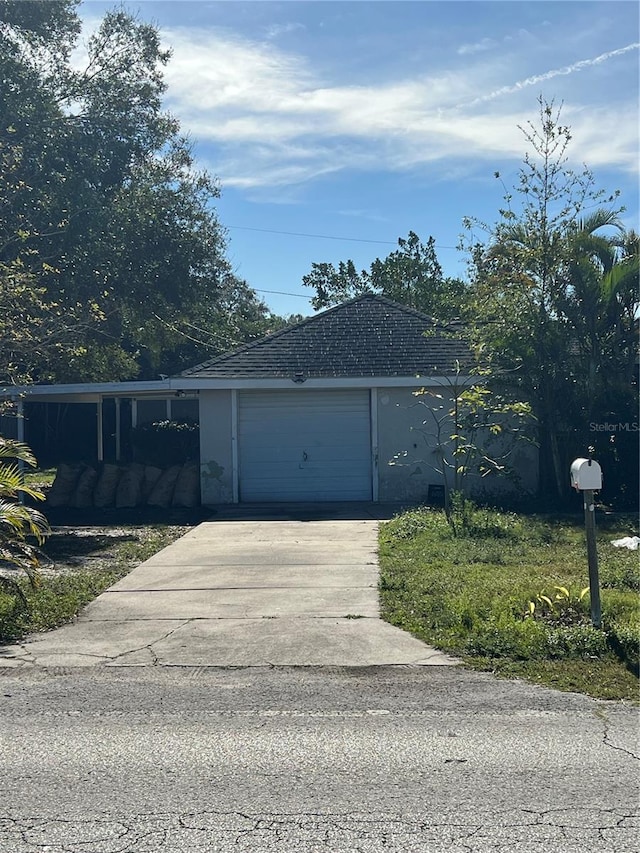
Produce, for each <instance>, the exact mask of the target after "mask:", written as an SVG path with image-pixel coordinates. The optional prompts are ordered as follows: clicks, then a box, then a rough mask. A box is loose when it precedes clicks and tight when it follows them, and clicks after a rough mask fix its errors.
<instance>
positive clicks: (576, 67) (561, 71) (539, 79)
mask: <svg viewBox="0 0 640 853" xmlns="http://www.w3.org/2000/svg"><path fill="white" fill-rule="evenodd" d="M639 47H640V42H634V43H633V44H628V45H627V46H626V47H619V48H617V49H616V50H610V51H608V52H607V53H601V54H600V56H596V57H594V58H593V59H581V60H580V62H574V63H573V65H565V66H564V67H563V68H554V69H552V70H551V71H546V72H545V73H544V74H536V75H535V76H534V77H527V78H526V79H525V80H518V82H517V83H513V84H512V85H511V86H501V87H500V88H499V89H496V90H495V91H493V92H490V93H489V94H488V95H482V96H481V97H479V98H474V99H473V100H472V101H467V102H466V103H464V104H460V106H461V107H473V106H475V105H476V104H483V103H485V102H486V101H493V100H494V99H495V98H499V97H500V96H501V95H509V94H511V93H512V92H519V91H520V90H521V89H526V88H527V87H529V86H536V85H537V84H538V83H543V82H544V81H545V80H551V79H552V78H553V77H564V76H566V75H567V74H573V73H574V72H575V71H582V70H583V69H584V68H590V67H591V66H592V65H600V63H602V62H606V61H607V60H608V59H612V58H613V57H614V56H622V54H623V53H629V51H631V50H637V49H638V48H639Z"/></svg>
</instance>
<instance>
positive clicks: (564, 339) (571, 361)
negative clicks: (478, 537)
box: [465, 98, 633, 498]
mask: <svg viewBox="0 0 640 853" xmlns="http://www.w3.org/2000/svg"><path fill="white" fill-rule="evenodd" d="M539 106H540V120H539V124H538V125H537V126H536V125H534V124H533V123H531V122H529V123H528V124H527V126H526V127H524V128H521V130H522V131H523V133H524V136H525V138H526V140H527V142H528V143H529V145H530V149H531V151H530V152H529V153H527V154H526V155H525V158H524V163H523V166H522V167H521V169H520V174H519V182H518V184H517V186H516V188H515V190H514V193H512V192H510V191H508V190H506V188H505V206H504V208H503V209H501V210H500V218H499V220H498V222H497V223H496V224H495V225H493V226H486V225H484V224H483V223H479V222H478V221H477V220H473V219H467V220H465V225H466V228H467V229H468V233H469V235H470V238H469V244H470V246H469V248H470V273H471V281H472V298H471V300H470V304H471V310H470V313H469V318H470V321H471V326H472V330H473V334H474V337H475V341H476V344H477V345H479V346H481V347H482V348H483V349H484V351H485V352H486V353H488V354H490V357H491V358H492V361H493V364H494V366H496V367H498V368H500V369H501V370H507V371H508V372H507V374H506V375H508V376H509V377H510V380H509V384H510V386H511V391H512V393H514V394H517V395H518V399H526V400H528V401H529V402H530V403H531V406H532V409H533V412H534V415H535V416H536V418H537V422H538V432H539V440H540V451H541V453H540V464H541V483H542V485H543V486H544V488H545V491H546V492H547V494H550V496H551V497H553V496H554V495H555V497H556V498H560V497H562V496H563V495H565V494H566V492H567V491H568V474H567V471H568V464H569V461H570V460H569V459H568V457H569V456H570V455H572V454H574V455H583V454H584V453H586V452H587V448H586V447H580V445H579V441H577V436H578V433H579V434H580V435H583V433H584V430H583V429H580V426H581V425H584V423H585V418H586V419H587V421H588V416H589V412H591V413H592V414H594V409H593V407H592V404H593V401H594V400H596V399H597V398H598V395H599V393H600V391H601V389H602V388H603V387H604V385H605V384H606V383H607V381H608V380H607V379H606V378H605V377H606V375H607V373H608V372H609V371H610V370H611V369H612V368H613V365H614V361H615V356H614V353H613V348H612V347H606V348H605V349H603V350H599V349H598V348H599V347H600V346H601V344H602V343H603V341H604V340H605V339H606V338H607V337H608V336H611V335H612V334H613V329H615V328H619V329H622V328H624V329H625V331H624V333H623V334H624V335H625V336H626V338H627V344H628V343H629V339H628V332H629V322H630V318H631V316H632V314H630V313H629V311H630V308H631V303H632V302H633V298H631V297H630V294H629V292H628V291H627V290H626V284H628V283H629V281H630V279H627V278H626V277H625V276H624V275H621V273H617V272H616V273H613V276H614V278H615V280H616V282H619V283H620V289H618V286H617V285H615V286H614V285H612V284H611V283H610V282H611V279H610V276H611V275H612V269H613V267H614V266H615V260H616V259H615V253H614V252H613V249H614V245H615V241H616V235H618V236H619V235H620V234H621V226H620V223H619V220H618V214H619V213H620V210H619V209H616V207H615V206H613V207H606V208H603V207H602V205H615V204H616V199H617V197H618V193H617V192H616V193H613V194H609V195H607V194H606V193H605V192H604V191H601V190H597V189H596V188H595V183H594V179H593V176H592V174H591V172H590V171H589V169H587V168H586V167H585V168H584V169H583V170H582V171H580V172H575V171H573V170H572V169H570V168H569V165H568V155H567V151H568V147H569V144H570V141H571V133H570V129H569V128H568V127H567V126H565V125H562V124H561V123H560V112H561V110H560V109H557V108H556V107H555V106H554V104H553V103H547V102H545V101H544V100H543V99H542V98H541V99H540V100H539ZM496 177H498V178H499V177H500V176H499V174H498V173H496ZM516 198H517V199H519V200H520V201H521V207H520V208H519V209H518V210H514V207H513V205H514V203H515V200H516ZM478 228H481V229H482V230H484V231H485V233H486V234H487V235H488V239H487V240H486V242H478V241H477V240H476V236H475V234H476V230H477V229H478ZM602 229H605V231H604V232H603V230H602ZM612 252H613V254H612ZM624 267H625V270H626V271H629V269H630V265H629V263H628V261H625V262H624ZM619 275H620V278H618V276H619ZM623 280H624V281H625V282H626V284H625V285H624V286H623V284H622V283H623ZM605 281H606V282H609V283H608V284H605ZM614 291H615V294H616V295H615V296H614V295H613V292H614ZM623 291H624V293H623ZM607 293H609V294H611V298H610V299H609V300H607V298H606V294H607ZM594 299H595V301H596V302H597V303H598V306H599V307H597V308H595V307H594V303H593V300H594ZM605 302H607V303H608V307H607V308H606V309H605ZM594 311H595V312H596V313H595V314H594V313H593V312H594ZM598 317H599V318H600V319H597V318H598ZM614 337H615V335H614ZM596 352H598V353H599V354H598V355H597V356H596ZM589 353H591V355H589ZM624 358H625V359H626V358H629V353H628V352H627V354H626V355H625V356H624ZM594 359H597V360H599V363H598V364H596V362H595V360H594ZM627 373H628V372H627ZM596 385H597V388H596ZM578 451H580V452H578Z"/></svg>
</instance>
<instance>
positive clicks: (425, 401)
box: [391, 363, 531, 536]
mask: <svg viewBox="0 0 640 853" xmlns="http://www.w3.org/2000/svg"><path fill="white" fill-rule="evenodd" d="M494 378H495V377H493V376H492V372H491V370H490V369H489V368H480V367H472V368H470V367H468V366H465V367H464V370H463V368H462V366H461V365H460V364H459V363H458V364H456V370H455V373H454V374H453V375H452V376H451V377H449V378H448V380H447V381H446V382H445V383H444V384H443V386H442V387H441V388H440V389H438V390H436V389H434V388H420V389H419V390H418V391H414V392H413V394H414V397H415V398H416V405H417V406H420V407H421V408H422V409H423V411H424V421H423V422H422V427H421V428H418V429H417V430H416V431H417V432H418V433H419V434H420V435H421V438H422V442H423V444H424V447H425V450H426V454H425V457H424V458H422V459H421V460H420V462H421V464H424V465H426V466H427V467H429V468H431V470H433V471H435V472H436V473H437V474H438V475H439V476H440V477H441V479H442V485H443V488H444V512H445V515H446V518H447V522H448V524H449V527H450V529H451V532H452V533H453V535H454V536H458V535H461V534H462V533H466V532H468V529H469V525H470V522H471V516H472V510H473V502H472V501H471V499H470V495H472V494H473V493H474V491H477V490H474V487H473V482H472V481H474V480H476V481H478V480H483V479H485V478H487V477H491V478H495V477H496V476H500V477H510V478H511V479H514V480H517V475H516V472H515V470H514V468H513V467H512V466H511V465H510V460H511V458H512V456H513V453H514V450H515V449H516V447H517V444H518V442H519V441H521V440H527V441H528V440H530V436H529V426H530V419H531V407H530V406H529V405H528V404H527V403H522V402H515V401H512V400H509V399H506V398H504V397H502V396H501V395H500V394H497V393H496V392H495V391H494V390H493V389H492V387H491V384H492V380H493V379H494ZM406 455H407V454H406V452H405V451H403V452H401V453H399V454H398V455H397V456H396V457H395V458H394V460H393V461H392V462H391V464H392V465H402V464H404V462H403V460H404V458H405V457H406Z"/></svg>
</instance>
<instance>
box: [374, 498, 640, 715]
mask: <svg viewBox="0 0 640 853" xmlns="http://www.w3.org/2000/svg"><path fill="white" fill-rule="evenodd" d="M464 511H465V514H466V520H465V522H464V525H463V529H462V531H460V530H458V535H454V531H453V530H452V528H451V526H450V525H449V524H448V523H447V519H446V517H445V515H444V512H442V511H441V510H438V509H431V508H423V509H415V510H411V511H409V512H405V513H403V514H402V515H399V516H398V517H396V518H395V519H393V520H392V521H390V522H388V523H387V524H385V525H382V527H381V532H380V596H381V607H382V615H383V618H384V619H386V621H388V622H390V623H391V624H393V625H396V626H398V627H400V628H403V629H404V630H407V631H410V632H411V633H412V634H414V635H415V636H417V637H419V638H420V639H422V640H424V641H425V642H427V643H429V644H431V645H434V646H436V647H438V648H440V649H443V650H445V651H448V652H450V653H453V654H455V655H457V656H458V657H461V658H462V659H463V660H464V661H465V662H466V663H468V664H469V665H472V666H474V667H477V668H481V669H486V670H490V671H493V672H496V673H497V674H502V675H508V676H520V677H524V678H527V679H529V680H533V681H537V682H540V683H543V684H547V685H550V686H553V687H557V688H560V689H564V690H576V691H580V692H584V693H588V694H589V695H592V696H598V697H601V698H611V699H623V698H624V699H634V700H636V699H637V698H638V679H637V675H638V644H639V637H640V611H639V608H638V591H639V590H640V571H639V568H638V553H637V552H631V551H628V550H625V549H621V548H615V547H614V546H613V545H611V542H610V540H611V539H616V538H620V537H622V536H628V535H633V534H635V533H637V530H635V529H634V524H633V519H631V518H630V517H629V516H627V517H623V516H619V515H618V516H615V515H611V516H608V515H605V514H598V517H597V525H598V556H599V563H600V582H601V584H600V585H601V598H602V617H603V630H597V629H595V628H593V627H592V626H591V623H590V618H589V593H588V590H587V591H586V592H585V587H588V585H589V578H588V568H587V558H586V543H585V533H584V523H583V519H582V516H581V515H579V514H576V515H575V516H570V517H569V516H567V517H564V518H561V519H558V518H556V519H552V518H548V517H543V516H525V515H520V514H516V513H508V512H498V511H496V510H491V509H477V508H473V507H471V508H470V507H469V506H466V507H465V510H464Z"/></svg>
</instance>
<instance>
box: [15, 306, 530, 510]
mask: <svg viewBox="0 0 640 853" xmlns="http://www.w3.org/2000/svg"><path fill="white" fill-rule="evenodd" d="M461 364H462V365H467V366H468V365H469V364H470V353H469V349H468V346H467V345H466V344H465V342H464V341H463V340H462V339H461V338H460V337H459V336H458V335H456V334H452V333H451V330H450V329H445V328H443V327H441V326H438V325H437V324H436V323H435V322H434V321H433V320H431V319H430V318H429V317H426V316H425V315H423V314H421V313H419V312H418V311H415V310H413V309H411V308H408V307H406V306H402V305H399V304H397V303H394V302H392V301H390V300H388V299H386V298H384V297H382V296H378V295H374V294H367V295H364V296H361V297H358V298H356V299H352V300H350V301H348V302H345V303H343V304H341V305H338V306H336V307H334V308H330V309H329V310H327V311H324V312H322V313H320V314H317V315H315V316H313V317H310V318H308V319H306V320H303V321H302V322H300V323H298V324H296V325H294V326H292V327H289V328H286V329H283V330H281V331H279V332H276V333H274V334H272V335H269V336H267V337H265V338H262V339H260V340H258V341H255V342H253V343H250V344H248V345H245V346H242V347H240V348H238V349H236V350H234V351H232V352H229V353H227V354H224V355H221V356H218V357H216V358H213V359H211V360H209V361H206V362H204V363H203V364H199V365H197V366H195V367H193V368H191V369H189V370H186V371H184V372H183V373H182V374H180V375H179V376H175V377H171V378H168V379H163V380H160V381H157V382H127V383H104V384H87V385H85V386H75V385H67V386H64V385H60V386H32V387H27V388H24V389H21V391H22V392H23V396H22V397H21V398H20V401H21V402H20V405H21V407H22V408H23V411H24V412H25V425H24V427H23V430H22V435H23V437H25V438H26V440H27V441H29V433H30V431H33V430H34V429H35V428H36V424H35V423H32V421H34V414H33V412H34V404H37V403H40V404H42V403H44V402H51V401H58V402H63V401H64V402H67V403H70V404H72V405H75V406H78V405H84V406H85V417H87V416H89V417H91V415H90V414H89V415H87V411H88V412H89V413H90V412H91V411H93V412H94V416H93V417H94V419H95V422H96V429H95V437H94V440H95V441H96V442H97V448H98V454H97V455H98V458H99V459H104V458H105V454H106V455H108V456H111V457H112V458H114V459H119V458H121V454H122V444H123V435H124V434H126V427H127V426H129V425H131V424H133V425H136V424H139V423H141V422H143V421H144V420H145V419H146V420H149V419H154V418H158V417H163V418H177V417H179V416H181V415H183V414H186V413H190V414H191V415H192V416H193V417H197V418H198V420H199V424H200V471H201V478H200V484H201V500H202V503H203V504H206V505H215V504H224V503H236V502H263V501H382V502H387V501H421V500H422V501H423V500H426V498H427V496H428V494H429V488H430V486H431V487H433V486H438V485H439V484H441V483H442V475H441V474H440V473H438V471H437V470H436V469H437V464H436V459H435V457H434V449H433V442H425V440H424V438H425V431H427V432H428V431H429V430H433V428H434V427H433V422H432V419H430V418H428V417H425V407H424V405H421V404H420V403H421V401H419V400H418V399H417V398H416V396H415V391H416V390H418V389H420V388H423V387H424V388H427V389H432V390H435V391H437V392H438V393H439V394H440V395H441V396H442V397H443V398H444V400H445V404H446V398H447V396H450V394H451V383H452V380H453V377H456V376H457V381H458V382H459V381H460V376H459V373H460V369H459V366H460V365H461ZM14 396H15V394H14ZM441 405H442V402H441ZM87 406H89V409H88V410H87V409H86V407H87ZM30 410H31V414H30ZM95 413H97V418H96V417H95ZM427 414H428V413H427ZM35 420H37V418H35ZM107 424H110V426H109V427H107ZM123 425H124V426H123ZM105 442H106V443H109V442H110V446H109V447H107V446H106V444H105ZM519 465H520V468H521V473H522V475H523V478H524V482H525V488H528V489H530V490H532V489H533V488H535V470H536V466H535V460H534V459H532V458H528V457H527V455H526V454H525V455H524V456H522V458H521V459H520V460H519Z"/></svg>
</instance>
